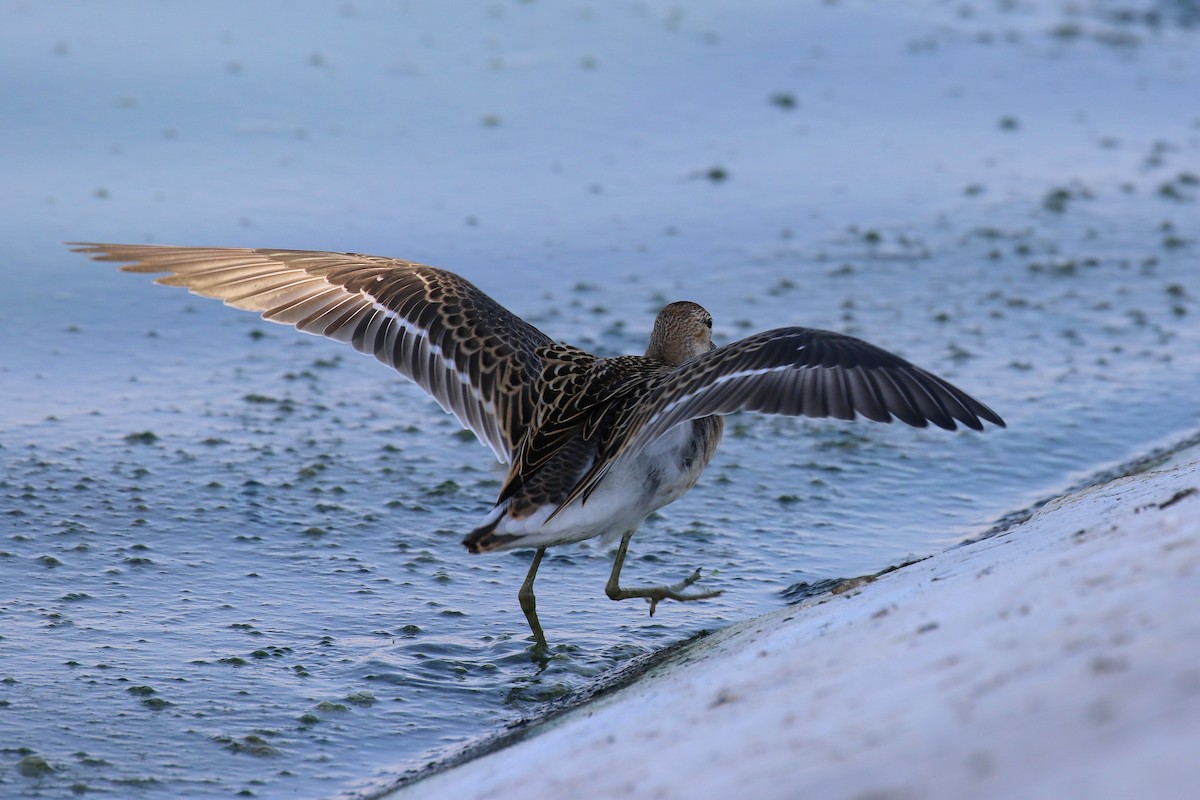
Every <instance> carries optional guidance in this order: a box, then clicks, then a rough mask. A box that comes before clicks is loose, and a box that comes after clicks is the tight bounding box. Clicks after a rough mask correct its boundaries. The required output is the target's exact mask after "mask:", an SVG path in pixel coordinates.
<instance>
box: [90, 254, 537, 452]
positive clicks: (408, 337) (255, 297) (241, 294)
mask: <svg viewBox="0 0 1200 800" xmlns="http://www.w3.org/2000/svg"><path fill="white" fill-rule="evenodd" d="M75 244H77V247H76V248H75V249H76V252H80V253H87V254H88V255H90V256H92V257H93V258H95V259H96V260H97V261H116V262H129V264H128V266H124V267H122V269H123V270H125V271H127V272H151V273H155V272H166V273H169V274H168V275H167V276H166V277H162V278H158V279H157V280H156V281H155V283H161V284H165V285H168V286H185V287H187V288H188V289H189V290H190V291H192V292H194V293H195V294H199V295H203V296H204V297H213V298H216V299H218V300H223V301H225V304H226V305H230V306H233V307H235V308H241V309H244V310H246V311H257V312H259V313H260V314H261V315H262V317H263V319H266V320H270V321H271V322H279V323H282V324H285V325H293V326H295V327H296V329H297V330H301V331H304V332H305V333H312V334H317V335H320V336H327V337H329V338H330V339H335V340H337V341H339V342H349V343H350V344H352V345H353V346H354V348H355V349H356V350H358V351H359V352H362V353H367V354H369V355H373V356H375V357H376V358H378V359H379V360H380V361H382V362H383V363H385V364H387V365H388V366H389V367H393V368H394V369H396V370H397V371H398V372H399V373H400V374H402V375H404V376H405V377H408V378H410V379H412V381H413V382H414V383H416V384H417V385H418V386H420V387H421V388H422V389H424V390H425V391H426V392H428V393H429V394H430V395H431V396H432V397H433V399H435V400H436V401H437V402H438V403H439V404H440V405H441V407H442V408H443V409H445V410H446V411H447V412H448V413H451V414H453V415H454V416H455V417H457V418H458V421H459V422H461V423H462V424H463V426H464V427H466V428H468V429H470V430H471V431H472V432H473V433H474V434H475V435H476V436H477V437H479V440H480V441H481V442H483V443H484V444H486V445H487V446H488V447H490V448H491V449H492V452H494V453H495V454H496V457H497V458H498V459H500V460H501V461H504V462H508V461H511V459H512V454H513V451H514V449H515V448H516V443H517V442H518V441H520V439H521V436H522V435H523V433H524V431H525V429H526V427H527V426H528V425H529V422H530V419H531V417H532V409H533V402H534V399H535V398H534V397H533V395H532V392H533V389H532V385H533V381H534V378H536V376H537V375H538V373H539V369H540V366H539V364H540V361H539V359H538V357H537V355H536V351H537V349H538V348H539V347H542V346H544V345H547V344H549V343H550V338H549V337H548V336H546V335H545V334H544V333H542V332H541V331H539V330H538V329H537V328H535V327H533V326H532V325H530V324H529V323H527V322H525V321H524V320H522V319H521V318H519V317H517V316H516V315H515V314H513V313H511V312H510V311H508V310H507V309H505V308H504V307H503V306H501V305H500V304H499V303H497V302H495V301H494V300H492V299H491V298H490V297H488V296H487V295H486V294H484V293H483V292H482V291H480V290H479V289H478V288H476V287H475V286H474V285H473V284H471V283H469V282H468V281H466V280H464V279H463V278H460V277H459V276H458V275H455V274H454V273H452V272H447V271H446V270H441V269H437V268H435V267H429V266H425V265H424V264H415V263H413V262H411V261H400V260H398V259H392V258H381V257H378V256H368V255H358V254H355V253H322V252H311V251H304V250H263V249H241V248H215V247H211V248H210V247H161V246H156V245H127V244H90V243H75Z"/></svg>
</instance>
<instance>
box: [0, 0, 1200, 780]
mask: <svg viewBox="0 0 1200 800" xmlns="http://www.w3.org/2000/svg"><path fill="white" fill-rule="evenodd" d="M1198 17H1200V14H1198V13H1197V12H1196V9H1195V6H1194V4H1191V3H1184V2H1179V3H1165V2H1164V3H1150V2H1143V3H1128V4H1121V5H1118V4H1112V3H1103V2H1101V3H1093V4H1086V3H1085V4H1074V5H1072V6H1071V7H1070V8H1068V7H1065V6H1062V7H1060V6H1059V5H1058V4H1055V3H1046V4H1022V3H1015V4H996V5H993V4H991V3H975V4H972V3H953V4H950V3H944V4H943V3H936V2H930V3H907V4H875V3H866V2H854V1H847V2H841V3H832V4H824V5H820V6H816V5H810V4H795V3H772V2H755V3H737V4H733V3H730V4H722V3H710V2H704V3H688V4H686V6H685V5H682V4H680V5H678V6H676V5H671V4H666V3H655V2H642V3H606V4H593V5H583V4H573V3H568V4H552V3H517V2H496V3H492V4H435V3H395V4H366V3H363V4H352V3H346V4H342V5H341V6H336V5H329V6H327V7H302V6H297V5H294V4H289V3H283V2H278V3H267V2H264V3H256V4H238V3H207V4H185V3H171V2H164V3H156V4H145V3H127V4H125V3H105V4H103V5H98V4H90V3H24V2H5V3H2V4H0V70H2V71H3V72H2V74H3V80H0V112H2V113H3V116H4V119H5V120H6V124H5V126H3V128H0V148H2V150H3V152H4V153H5V156H4V161H5V168H4V171H5V175H6V179H5V181H4V184H3V186H2V187H0V231H2V232H3V241H4V245H3V246H4V248H5V258H4V260H3V262H2V266H0V270H2V272H0V274H2V275H3V279H4V291H3V294H2V295H0V469H2V472H0V730H2V731H3V735H2V736H0V797H4V798H7V797H14V798H15V797H58V796H68V795H71V794H72V793H74V792H84V791H93V790H94V791H107V792H111V793H113V794H115V795H119V796H137V797H145V798H168V797H179V796H194V797H208V796H211V797H227V796H230V795H237V794H241V795H244V796H260V797H282V796H289V797H291V796H306V797H313V796H333V795H343V794H354V793H356V792H361V791H363V790H365V789H367V788H369V787H373V786H380V785H385V784H387V783H388V782H389V781H391V780H394V779H395V778H396V777H397V776H398V775H401V774H403V773H404V772H405V771H406V770H411V769H414V768H418V767H420V766H421V765H422V764H424V763H426V762H428V761H429V760H431V759H433V758H436V757H437V756H438V755H439V754H440V753H443V752H445V751H446V750H447V749H451V748H453V747H455V746H456V745H458V744H460V743H461V742H463V741H465V740H466V739H468V738H469V737H471V736H475V735H479V734H482V733H485V732H487V731H489V730H492V729H495V728H497V727H499V726H501V725H503V724H504V723H505V722H506V721H510V720H512V719H514V718H516V717H520V716H523V715H530V714H535V713H537V710H538V709H539V708H540V707H541V704H543V703H544V702H545V701H547V700H551V699H554V698H557V697H560V696H563V695H564V694H566V693H568V692H570V691H572V689H574V688H577V687H579V686H581V685H583V684H584V683H586V682H587V681H588V680H589V679H591V678H592V677H593V676H595V675H597V674H598V673H600V672H602V671H603V670H605V669H608V668H610V667H613V666H615V665H618V664H620V663H622V662H624V661H626V660H627V659H629V658H630V657H631V656H634V655H637V654H643V653H647V652H651V651H653V650H655V649H657V648H660V647H662V646H665V645H668V644H671V643H674V642H677V641H679V640H681V639H683V638H686V637H688V636H690V635H692V634H694V633H696V632H698V631H701V630H704V629H714V628H718V627H721V626H724V625H727V624H730V623H732V622H735V621H738V620H742V619H746V618H748V617H751V616H754V615H756V614H760V613H763V612H765V611H769V610H771V609H774V608H778V607H779V606H781V605H782V604H783V603H784V602H785V599H784V598H783V596H782V595H781V591H782V590H784V589H785V588H787V587H789V586H791V585H793V584H796V583H799V582H803V581H813V580H820V579H824V578H833V577H840V576H847V575H856V574H861V573H865V572H873V571H877V570H879V569H882V568H884V567H886V566H888V565H891V564H896V563H900V562H903V561H904V560H905V559H907V558H910V557H914V556H920V555H924V554H928V553H931V552H934V551H937V550H939V549H941V548H944V547H946V546H948V545H950V544H951V543H953V542H955V541H958V540H960V539H962V538H964V537H966V536H969V535H971V534H975V533H979V532H980V531H982V530H984V529H986V528H987V527H988V525H989V524H991V523H992V522H993V521H995V520H996V519H997V518H998V517H1000V516H1001V515H1003V514H1004V513H1006V512H1008V511H1011V510H1013V509H1016V508H1019V507H1022V506H1023V505H1025V504H1027V503H1029V502H1031V501H1033V500H1035V499H1037V498H1040V497H1044V496H1045V495H1047V494H1050V493H1053V492H1055V491H1057V490H1059V489H1061V488H1063V487H1064V486H1066V485H1068V484H1070V483H1071V482H1072V481H1073V480H1075V479H1077V478H1079V477H1080V476H1081V475H1084V474H1086V473H1089V472H1090V471H1092V470H1093V469H1095V468H1097V467H1100V466H1102V465H1104V464H1108V463H1112V462H1114V461H1118V460H1122V459H1124V458H1127V457H1129V456H1131V455H1134V454H1137V453H1140V452H1143V451H1145V450H1147V449H1149V448H1150V447H1152V446H1154V445H1158V444H1162V443H1164V442H1167V441H1170V440H1172V439H1174V438H1177V437H1179V436H1181V435H1183V434H1184V433H1185V432H1187V431H1190V430H1193V429H1195V428H1196V426H1197V425H1198V424H1200V409H1198V407H1197V405H1196V402H1195V397H1196V392H1197V389H1198V388H1200V386H1198V381H1197V367H1198V366H1200V325H1198V324H1197V314H1198V312H1200V309H1198V308H1197V306H1196V298H1197V295H1198V294H1200V281H1198V280H1197V262H1196V254H1197V247H1198V246H1200V245H1198V243H1197V241H1196V237H1197V235H1198V234H1197V231H1198V230H1200V224H1198V223H1200V212H1198V210H1197V209H1198V206H1197V197H1198V196H1200V158H1198V157H1197V155H1198V151H1200V109H1198V108H1197V106H1196V103H1195V98H1196V97H1197V89H1198V85H1197V84H1198V78H1197V76H1200V47H1198V45H1200V40H1198V38H1197V37H1198V36H1200V29H1198V28H1197V27H1196V25H1197V23H1200V19H1198ZM76 239H82V240H101V241H153V242H162V243H176V244H227V245H262V246H281V247H296V248H305V247H307V248H320V249H337V250H356V251H365V252H376V253H380V254H387V255H396V256H400V257H405V258H411V259H416V260H421V261H426V262H430V263H435V264H438V265H440V266H445V267H448V268H452V269H455V270H456V271H459V272H461V273H463V274H465V275H467V276H469V277H470V278H471V279H472V280H473V281H475V282H476V283H477V284H479V285H480V286H481V287H482V288H484V289H485V290H486V291H488V292H490V293H491V294H492V295H493V296H494V297H496V299H498V300H500V301H501V302H503V303H505V304H506V305H508V306H509V307H510V308H512V309H513V310H514V311H516V312H518V313H520V314H522V315H524V316H526V317H527V318H529V319H531V320H533V321H534V322H535V323H536V324H537V325H538V326H539V327H541V328H542V329H543V330H545V331H546V332H547V333H549V334H550V335H551V336H554V337H556V338H562V339H565V340H568V341H571V342H573V343H575V344H579V345H583V346H586V347H590V348H593V349H595V350H597V351H600V352H603V353H617V352H638V351H640V350H642V349H643V348H644V345H645V338H646V335H647V333H648V331H649V328H650V324H651V322H652V320H653V317H654V314H655V313H656V312H657V310H658V308H659V307H660V306H661V305H662V304H663V303H664V302H667V301H670V300H675V299H685V298H686V299H691V300H695V301H697V302H700V303H702V304H704V305H705V306H706V307H708V308H709V309H710V310H711V311H712V312H713V314H714V316H715V317H716V320H717V322H716V328H715V337H716V338H717V339H718V341H722V342H723V341H730V340H732V339H735V338H738V337H740V336H742V335H745V334H746V333H749V332H752V331H755V330H760V329H765V328H770V327H776V326H781V325H790V324H804V325H810V326H814V327H825V328H836V329H839V330H844V331H848V332H851V333H854V334H856V335H859V336H862V337H864V338H867V339H869V340H871V341H874V342H877V343H879V344H882V345H884V346H886V347H889V348H891V349H894V350H896V351H898V352H900V353H902V354H903V355H905V356H906V357H908V358H910V359H913V360H915V361H917V362H918V363H920V364H922V365H923V366H926V367H928V368H930V369H933V370H935V371H937V372H939V373H940V374H942V375H945V376H946V377H948V378H950V379H951V380H953V381H955V382H956V383H958V384H960V385H961V386H963V387H964V388H966V389H967V390H968V391H970V392H972V393H973V394H975V395H977V396H978V397H979V398H980V399H982V400H983V401H984V402H986V403H988V404H989V405H991V406H993V407H994V408H995V409H997V410H998V411H999V412H1000V413H1001V414H1002V415H1003V416H1004V417H1005V418H1006V419H1007V420H1008V422H1009V425H1010V427H1009V429H1007V430H1004V431H997V430H991V431H989V432H988V433H986V434H982V435H980V434H975V433H970V432H957V433H952V434H950V433H946V432H944V431H938V430H933V431H926V430H914V429H910V428H904V427H900V426H883V425H875V424H868V423H857V424H846V423H837V422H830V421H814V420H794V419H784V418H770V417H754V416H743V417H735V418H733V419H731V420H730V421H729V423H728V427H727V436H726V440H725V442H724V443H723V445H722V448H721V450H720V451H719V453H718V456H717V458H716V460H715V461H714V462H713V464H712V466H711V467H710V468H709V470H708V472H707V473H706V474H705V476H704V477H703V479H702V480H701V482H700V484H699V485H698V487H697V488H696V489H695V490H694V491H693V492H691V493H690V494H688V495H687V496H686V497H685V498H684V499H682V500H681V501H679V502H677V503H676V504H674V505H672V506H670V507H668V508H666V509H664V510H663V511H662V512H660V514H658V515H656V516H655V517H653V518H652V519H651V520H649V521H648V522H647V524H646V525H645V526H644V527H643V528H642V530H641V532H640V533H639V535H638V536H637V538H636V539H635V540H634V543H633V547H632V550H631V560H630V562H629V563H628V564H627V566H626V570H625V573H624V574H625V577H626V580H627V582H629V583H631V584H632V583H648V582H662V581H668V580H670V581H673V580H675V579H677V578H679V577H682V576H683V575H685V574H686V573H688V572H690V571H691V570H692V569H693V568H695V567H702V568H704V569H705V570H706V572H709V571H711V572H709V574H708V577H706V578H705V581H704V584H703V585H704V586H705V587H709V588H715V589H721V590H723V592H724V594H723V595H722V596H721V597H720V598H718V599H715V600H712V601H708V602H704V603H696V604H688V605H686V606H684V605H679V604H664V605H662V606H661V607H660V609H659V612H658V613H657V614H656V616H655V617H653V618H650V617H648V616H647V614H646V606H645V604H639V603H636V602H632V601H631V602H624V603H612V602H610V601H609V600H607V598H605V597H604V592H603V585H604V581H605V580H606V578H607V574H608V570H609V567H610V563H611V553H610V552H608V551H607V549H606V548H602V547H600V546H599V545H598V543H596V542H594V541H593V542H589V543H584V544H583V545H581V546H572V547H564V548H559V549H557V550H554V551H551V552H550V553H549V554H548V557H547V559H546V561H545V562H544V563H543V565H542V568H541V572H540V576H539V580H538V583H537V590H538V599H539V611H540V613H541V618H542V623H543V625H544V626H545V628H546V631H547V634H548V636H549V638H550V640H551V645H552V658H551V660H550V661H549V663H548V664H545V665H539V664H537V663H534V662H532V661H531V659H530V653H529V641H528V631H527V629H526V628H525V623H524V619H523V617H522V615H521V613H520V610H519V608H518V606H517V602H516V589H517V587H518V585H519V584H520V582H521V580H522V578H523V576H524V573H525V571H526V569H527V567H528V563H529V557H530V555H531V554H530V553H529V552H516V553H506V554H500V555H493V556H477V557H471V556H468V555H467V554H466V553H465V552H464V551H463V549H462V548H461V546H460V545H459V541H458V540H459V538H460V537H461V534H462V533H463V532H465V531H467V530H469V529H470V528H471V527H473V525H474V524H475V523H476V522H477V521H478V520H479V519H480V518H481V517H482V516H483V515H484V514H485V513H486V511H487V509H488V508H489V505H490V502H491V500H492V499H493V497H494V495H495V493H496V491H497V489H498V487H499V481H500V479H501V478H502V472H501V471H500V470H499V469H498V468H497V467H496V466H495V465H493V464H491V463H490V456H489V454H488V451H487V450H485V449H484V448H482V447H480V446H479V445H478V444H477V443H476V442H475V441H474V440H473V439H472V438H471V437H470V436H465V435H463V434H462V432H461V431H459V430H458V429H457V426H456V425H455V424H454V422H453V420H452V419H451V418H449V417H446V416H445V415H443V414H441V412H440V411H439V409H437V407H436V406H435V405H434V404H433V403H432V402H431V401H429V400H427V399H425V398H424V396H423V395H422V394H421V393H420V392H419V391H418V390H416V389H414V388H413V387H412V386H410V385H407V384H406V383H404V381H403V380H402V379H400V378H398V377H397V376H395V375H393V374H391V373H390V372H389V371H388V370H386V369H384V368H382V367H381V366H380V365H379V364H377V363H376V362H374V361H372V360H371V359H368V358H364V357H362V356H359V355H357V354H355V353H353V352H352V351H349V350H348V349H346V348H344V347H343V346H339V345H337V344H334V343H331V342H325V341H320V340H316V339H313V338H310V337H305V336H302V335H299V334H297V333H295V332H294V331H290V330H288V329H286V328H282V327H279V326H273V325H269V324H267V323H263V322H261V321H259V320H257V319H256V318H254V317H253V316H252V315H247V314H242V313H240V312H235V311H232V310H229V309H225V308H222V307H221V306H220V305H219V304H217V303H213V302H211V301H206V300H202V299H199V298H194V297H190V296H188V295H187V294H185V293H183V292H180V291H178V290H171V289H166V288H162V287H155V286H153V285H151V284H150V282H149V281H148V280H147V279H146V278H145V277H144V276H133V275H122V274H120V273H118V272H117V271H116V270H114V269H113V268H112V267H111V266H110V265H98V264H94V263H91V262H88V261H86V260H84V259H83V258H81V257H79V256H75V255H71V254H69V253H67V252H66V250H65V248H64V247H63V246H62V245H61V242H62V241H64V240H76Z"/></svg>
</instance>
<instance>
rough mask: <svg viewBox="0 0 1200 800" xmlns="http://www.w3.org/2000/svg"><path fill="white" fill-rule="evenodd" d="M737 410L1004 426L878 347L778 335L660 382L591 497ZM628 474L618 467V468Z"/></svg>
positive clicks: (802, 334) (791, 332)
mask: <svg viewBox="0 0 1200 800" xmlns="http://www.w3.org/2000/svg"><path fill="white" fill-rule="evenodd" d="M736 411H759V412H762V413H764V414H786V415H791V416H805V417H836V418H837V419H847V420H849V419H854V418H855V416H856V415H858V414H861V415H862V416H864V417H866V418H867V419H871V420H875V421H876V422H891V421H892V420H893V419H899V420H900V421H902V422H905V423H908V424H909V425H913V426H916V427H918V428H923V427H925V426H926V425H928V424H929V423H930V422H932V423H933V424H934V425H937V426H938V427H939V428H945V429H947V430H954V429H955V427H956V425H955V420H957V421H958V422H961V423H962V424H964V425H966V426H967V427H968V428H972V429H974V430H982V429H983V421H984V420H986V421H988V422H991V423H994V424H996V425H999V426H1001V427H1004V420H1002V419H1001V418H1000V416H999V415H998V414H997V413H996V412H995V411H992V410H991V409H990V408H988V407H987V406H985V405H984V404H983V403H980V402H979V401H978V400H976V399H975V398H973V397H971V396H970V395H969V394H967V393H966V392H964V391H963V390H962V389H959V388H958V387H957V386H954V385H953V384H951V383H950V382H949V381H946V380H944V379H942V378H939V377H938V376H936V375H934V374H932V373H930V372H926V371H925V370H923V369H921V368H920V367H917V366H914V365H913V364H910V363H909V362H908V361H905V360H904V359H903V358H900V356H897V355H894V354H893V353H889V352H888V351H886V350H883V349H881V348H879V347H876V346H874V345H872V344H868V343H867V342H864V341H862V340H861V339H856V338H854V337H853V336H847V335H845V334H840V333H832V332H830V331H821V330H814V329H811V328H778V329H776V330H772V331H764V332H763V333H758V334H755V335H753V336H748V337H746V338H745V339H741V340H739V341H736V342H733V343H731V344H727V345H725V346H724V347H718V348H716V349H714V350H710V351H709V352H707V353H704V354H703V355H699V356H696V357H695V358H693V359H690V360H688V361H686V362H684V363H683V364H681V365H680V366H678V367H676V368H675V369H674V370H672V371H671V372H670V373H668V374H666V375H664V376H663V377H662V378H661V379H659V380H656V381H654V383H653V385H652V386H651V387H650V390H649V391H648V392H646V394H645V395H644V396H643V397H642V399H641V401H640V402H639V403H638V404H637V406H636V407H635V408H633V409H630V414H629V417H628V418H627V421H626V422H625V424H623V425H622V426H621V427H622V433H623V438H622V441H620V442H616V443H614V446H613V447H612V448H611V450H610V452H611V456H610V459H611V460H610V461H609V462H608V464H607V465H606V466H605V467H604V468H602V469H600V470H596V471H595V472H596V474H595V475H593V476H592V477H591V478H590V480H589V481H588V485H587V486H582V487H580V492H579V493H581V494H584V495H585V496H586V494H587V493H588V492H590V490H591V489H592V488H594V487H595V486H596V485H598V484H599V482H600V481H601V480H603V478H604V475H605V474H606V473H607V472H609V471H611V469H612V468H613V467H614V466H615V465H618V464H619V463H620V462H621V460H622V459H624V458H630V457H633V456H634V455H636V454H637V453H639V452H641V450H642V449H643V448H644V447H646V445H648V444H649V443H650V442H653V441H654V440H655V439H657V438H658V437H659V436H661V435H663V434H664V433H666V432H667V431H668V430H670V429H671V428H673V427H675V426H676V425H678V424H680V423H682V422H686V421H688V420H693V419H698V418H700V417H707V416H711V415H714V414H732V413H734V412H736ZM618 468H619V467H618Z"/></svg>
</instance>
